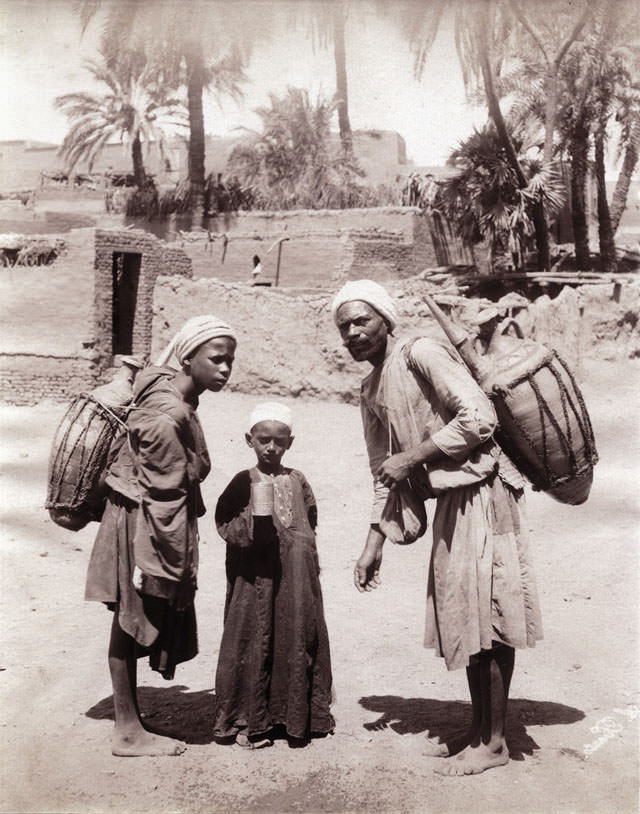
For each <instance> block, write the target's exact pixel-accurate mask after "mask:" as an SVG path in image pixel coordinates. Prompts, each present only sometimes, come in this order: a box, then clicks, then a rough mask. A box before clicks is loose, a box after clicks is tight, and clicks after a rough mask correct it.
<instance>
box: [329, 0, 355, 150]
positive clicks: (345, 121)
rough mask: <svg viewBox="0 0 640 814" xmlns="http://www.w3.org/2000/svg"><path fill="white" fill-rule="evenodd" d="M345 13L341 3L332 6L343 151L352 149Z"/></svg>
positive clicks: (337, 95)
mask: <svg viewBox="0 0 640 814" xmlns="http://www.w3.org/2000/svg"><path fill="white" fill-rule="evenodd" d="M344 20H345V13H344V8H343V7H342V3H336V4H335V5H334V7H333V52H334V58H335V63H336V100H337V108H338V125H339V127H340V140H341V142H342V149H343V150H344V151H345V153H350V152H352V150H353V137H352V133H351V122H350V121H349V94H348V90H347V59H346V47H345V42H344Z"/></svg>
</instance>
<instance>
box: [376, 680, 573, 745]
mask: <svg viewBox="0 0 640 814" xmlns="http://www.w3.org/2000/svg"><path fill="white" fill-rule="evenodd" d="M360 704H361V705H362V706H363V707H364V708H365V709H367V710H370V711H371V712H377V713H379V715H380V717H379V718H378V719H377V720H375V721H370V722H368V723H366V724H364V727H365V729H367V730H369V731H370V732H375V731H377V730H381V729H387V728H390V729H392V730H393V731H394V732H397V733H398V734H399V735H417V734H421V733H424V734H425V735H426V734H429V736H430V737H432V738H437V737H439V738H440V739H442V740H444V741H445V742H447V743H450V742H451V741H453V740H454V739H455V738H456V737H459V736H460V735H461V734H462V733H464V732H465V730H466V729H467V727H468V725H469V722H470V721H471V704H468V703H464V702H462V701H437V700H435V699H433V698H400V697H399V696H397V695H369V696H367V697H365V698H361V699H360ZM584 717H585V716H584V712H583V711H582V710H580V709H575V708H574V707H568V706H566V705H565V704H558V703H556V702H554V701H528V700H526V699H524V698H514V699H510V700H509V708H508V712H507V746H508V747H509V754H510V757H511V759H512V760H524V756H525V755H532V754H533V753H534V751H535V750H536V749H539V748H540V747H539V746H538V744H537V743H536V742H535V741H534V740H533V738H532V737H530V735H528V734H527V730H526V727H527V726H549V725H551V724H573V723H575V722H576V721H580V720H582V719H583V718H584Z"/></svg>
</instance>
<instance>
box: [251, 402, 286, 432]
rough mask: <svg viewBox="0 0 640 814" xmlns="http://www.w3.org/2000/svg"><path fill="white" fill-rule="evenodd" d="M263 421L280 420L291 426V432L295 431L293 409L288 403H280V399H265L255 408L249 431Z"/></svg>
mask: <svg viewBox="0 0 640 814" xmlns="http://www.w3.org/2000/svg"><path fill="white" fill-rule="evenodd" d="M261 421H279V422H280V423H281V424H284V425H285V426H286V427H288V428H289V432H292V431H293V419H292V417H291V410H290V409H289V408H288V407H287V405H286V404H280V402H278V401H265V402H264V403H263V404H258V405H257V406H256V407H255V408H254V409H253V411H252V413H251V415H250V416H249V427H248V430H249V432H251V430H252V429H253V428H254V427H255V425H256V424H259V423H260V422H261Z"/></svg>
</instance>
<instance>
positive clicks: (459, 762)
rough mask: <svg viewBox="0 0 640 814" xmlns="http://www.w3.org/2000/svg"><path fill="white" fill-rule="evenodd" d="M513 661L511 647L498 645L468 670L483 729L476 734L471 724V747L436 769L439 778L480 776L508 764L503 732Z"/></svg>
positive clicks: (472, 698)
mask: <svg viewBox="0 0 640 814" xmlns="http://www.w3.org/2000/svg"><path fill="white" fill-rule="evenodd" d="M514 661H515V651H514V650H513V648H512V647H507V646H506V645H496V646H495V647H494V648H493V649H492V650H491V651H490V652H489V653H488V654H486V655H485V654H484V653H483V654H479V658H478V660H477V663H475V664H473V665H471V666H470V668H469V670H467V677H468V679H469V690H470V692H471V701H472V705H473V706H474V713H475V711H476V709H477V706H478V702H477V701H474V697H476V698H477V699H478V701H479V709H480V726H479V727H476V730H475V731H474V724H473V723H472V727H471V730H470V734H471V740H470V742H469V745H468V746H466V747H465V748H464V749H462V751H461V752H460V753H459V754H457V755H456V756H455V757H451V758H450V759H449V760H447V761H446V763H445V764H444V765H443V766H442V767H439V768H438V769H436V771H437V772H438V774H446V775H464V774H479V773H480V772H483V771H485V769H491V768H493V767H495V766H504V764H505V763H508V762H509V750H508V749H507V743H506V740H505V736H504V732H505V720H506V715H507V701H508V698H509V686H510V684H511V676H512V675H513V666H514ZM476 668H477V669H476ZM474 721H477V717H476V715H475V714H474Z"/></svg>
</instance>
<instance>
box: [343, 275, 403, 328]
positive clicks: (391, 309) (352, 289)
mask: <svg viewBox="0 0 640 814" xmlns="http://www.w3.org/2000/svg"><path fill="white" fill-rule="evenodd" d="M356 300H357V301H359V302H366V303H367V305H370V306H371V307H372V308H375V310H376V311H377V312H378V313H379V314H380V315H381V316H383V317H384V318H385V319H386V320H387V322H388V323H389V328H390V330H391V331H393V329H394V328H395V327H396V325H397V324H398V310H397V308H396V305H395V303H394V301H393V299H392V298H391V295H390V294H389V292H388V291H386V289H384V288H383V287H382V286H381V285H379V284H378V283H375V282H374V281H373V280H354V281H352V282H348V283H345V284H344V285H343V286H342V288H341V289H340V291H338V293H337V294H336V296H335V297H334V299H333V303H332V304H331V315H332V317H333V321H334V322H337V314H338V309H339V308H340V306H341V305H344V304H345V303H346V302H354V301H356Z"/></svg>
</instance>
